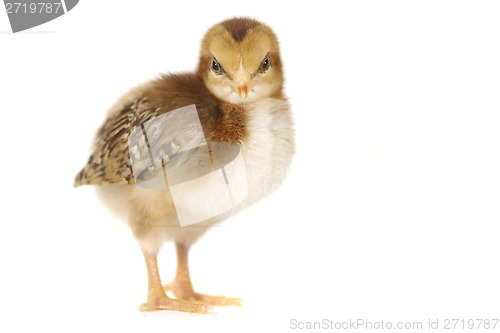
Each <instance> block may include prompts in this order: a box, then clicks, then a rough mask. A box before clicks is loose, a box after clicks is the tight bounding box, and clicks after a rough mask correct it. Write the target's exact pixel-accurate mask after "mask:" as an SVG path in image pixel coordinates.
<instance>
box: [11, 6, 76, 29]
mask: <svg viewBox="0 0 500 333" xmlns="http://www.w3.org/2000/svg"><path fill="white" fill-rule="evenodd" d="M78 1H79V0H59V1H44V0H3V2H4V4H5V10H6V12H7V15H8V16H9V21H10V26H11V28H12V32H19V31H23V30H26V29H30V28H33V27H36V26H38V25H41V24H44V23H46V22H49V21H52V20H53V19H55V18H58V17H59V16H62V15H64V14H66V13H67V12H69V11H70V10H71V9H73V8H74V7H75V6H76V4H77V3H78Z"/></svg>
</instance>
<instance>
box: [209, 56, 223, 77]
mask: <svg viewBox="0 0 500 333" xmlns="http://www.w3.org/2000/svg"><path fill="white" fill-rule="evenodd" d="M211 67H212V72H214V73H215V74H219V75H220V74H222V73H224V68H222V66H221V65H219V63H218V62H217V61H215V59H212V64H211Z"/></svg>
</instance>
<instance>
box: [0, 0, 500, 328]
mask: <svg viewBox="0 0 500 333" xmlns="http://www.w3.org/2000/svg"><path fill="white" fill-rule="evenodd" d="M234 15H248V16H251V17H254V18H258V19H260V20H262V21H264V22H266V23H268V24H269V25H270V26H272V27H273V28H274V30H275V32H276V33H277V35H278V37H279V39H280V42H281V46H282V58H283V62H284V65H285V66H286V67H285V70H286V92H287V94H288V95H289V97H290V101H291V104H292V105H293V111H294V114H295V119H296V130H297V142H298V153H297V155H296V158H295V160H294V164H293V169H292V172H291V174H290V176H289V178H288V179H287V181H286V183H285V184H284V186H283V187H282V188H281V189H280V190H279V191H278V192H277V193H276V194H275V195H273V196H272V197H271V198H269V199H267V200H265V201H264V202H261V203H260V204H259V205H256V206H255V207H252V208H251V209H249V210H247V211H245V212H243V213H241V214H240V215H238V216H237V217H236V218H233V219H232V220H231V221H228V222H226V223H224V224H223V225H221V226H219V227H217V228H214V229H213V230H211V231H210V232H209V233H207V234H206V236H205V237H204V238H203V239H201V240H200V241H199V242H198V243H197V244H196V245H195V246H194V247H193V249H192V252H191V270H192V278H193V283H194V286H195V288H196V289H197V290H198V291H201V292H206V293H212V294H224V295H227V296H234V297H242V298H244V299H245V300H246V301H247V302H248V303H247V304H246V305H245V306H244V307H242V308H217V309H215V312H216V313H214V314H209V315H190V314H183V313H172V312H157V313H147V314H144V313H140V312H138V311H137V310H136V309H137V307H138V306H139V304H140V303H142V302H144V301H145V299H146V287H147V283H146V272H145V265H144V263H143V258H142V255H141V252H140V249H139V247H138V246H137V244H136V242H135V240H134V239H133V237H132V235H131V233H130V231H129V229H128V228H127V227H126V226H125V225H123V224H121V223H120V222H118V221H117V220H115V219H114V217H112V216H111V215H109V214H108V213H107V212H106V211H105V210H104V208H102V207H101V205H100V204H99V202H98V201H97V200H96V198H95V195H94V191H93V189H92V188H91V187H83V188H78V189H74V188H72V183H73V177H74V175H75V174H76V173H77V172H78V171H79V170H80V169H81V167H83V165H84V163H85V162H86V160H87V158H88V154H89V147H90V143H91V140H92V138H93V134H94V132H95V130H96V129H97V128H98V126H99V125H100V123H101V122H102V121H103V119H104V114H105V112H106V110H107V108H108V107H109V106H110V105H111V104H112V103H113V102H114V101H115V100H116V99H117V98H118V97H119V96H120V95H121V94H122V93H124V92H125V91H126V90H127V89H128V88H130V87H132V86H134V85H136V84H138V83H141V82H143V81H145V80H148V79H151V78H153V77H155V76H156V75H158V74H159V73H160V72H169V71H183V70H192V69H193V68H194V67H195V66H196V64H197V52H198V48H199V42H200V40H201V38H202V36H203V34H204V33H205V31H206V30H207V29H208V28H209V27H210V26H211V25H212V24H214V23H217V22H218V21H220V20H222V19H224V18H228V17H231V16H234ZM499 17H500V4H499V3H498V2H496V1H411V2H410V1H331V2H330V1H328V2H327V1H325V2H315V1H301V2H294V3H293V4H292V1H288V2H283V3H281V4H276V3H275V2H272V1H255V0H254V1H234V0H232V1H226V2H223V1H219V2H217V1H206V2H203V4H201V2H200V3H198V4H196V5H195V4H194V3H191V2H188V1H144V0H143V1H118V0H115V1H111V0H107V1H90V0H88V1H81V2H80V3H79V4H78V5H77V6H76V7H75V8H74V9H73V10H72V11H70V12H69V13H68V14H66V15H64V16H63V17H60V18H58V19H56V20H54V21H52V22H49V23H47V24H44V25H42V26H39V27H36V28H33V29H31V30H29V31H27V32H24V33H18V34H12V33H10V32H9V31H10V27H9V24H8V19H7V15H6V14H3V13H0V31H1V33H0V114H1V124H2V127H1V130H0V143H1V150H0V151H1V154H0V158H1V163H0V175H1V177H2V178H1V181H0V184H1V185H0V188H1V190H0V191H1V192H0V193H1V195H2V204H1V208H2V209H1V213H0V214H1V215H0V216H1V217H0V218H1V224H0V265H1V266H0V269H1V271H0V330H1V331H4V332H15V331H32V332H35V331H36V332H37V331H42V330H43V331H46V332H89V331H92V332H110V331H111V330H113V331H122V332H128V331H130V332H133V331H141V332H147V331H152V330H155V331H156V332H184V331H186V332H188V331H189V332H196V331H203V332H216V331H217V332H226V331H227V332H240V331H250V332H259V331H265V332H287V331H297V330H292V329H291V328H290V320H291V319H293V318H295V319H297V320H298V321H302V322H306V321H319V320H322V319H331V320H334V321H346V320H349V319H354V320H355V319H357V318H362V319H368V320H371V321H374V322H375V321H376V322H380V321H381V320H384V321H393V322H396V321H422V322H424V327H426V325H427V321H428V319H429V318H430V319H438V318H439V319H440V324H442V323H443V320H445V319H447V318H458V319H468V318H498V317H500V315H499V314H500V303H499V299H500V283H499V282H500V269H499V258H498V255H499V253H500V242H499V222H500V209H499V203H500V172H499V170H500V157H499V148H500V130H499V128H500V116H499V112H500V98H499V96H500V95H499V91H500V90H499V89H500V60H499V59H500V43H499V40H500V19H499ZM173 250H174V249H173V246H172V244H167V245H166V246H165V247H164V249H163V252H162V254H161V257H160V271H161V275H162V278H163V281H164V282H168V281H169V280H170V279H171V278H172V277H173V274H174V270H175V256H174V251H173ZM499 326H500V324H499ZM498 330H500V327H497V331H498ZM490 331H491V330H490Z"/></svg>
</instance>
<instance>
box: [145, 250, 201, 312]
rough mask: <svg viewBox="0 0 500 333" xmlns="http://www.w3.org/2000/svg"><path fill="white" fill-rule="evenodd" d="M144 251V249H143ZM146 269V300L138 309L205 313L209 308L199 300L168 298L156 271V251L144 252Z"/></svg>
mask: <svg viewBox="0 0 500 333" xmlns="http://www.w3.org/2000/svg"><path fill="white" fill-rule="evenodd" d="M143 252H144V251H143ZM144 259H145V260H146V268H147V271H148V301H147V303H144V304H142V305H141V306H140V307H139V310H140V311H154V310H174V311H184V312H194V313H206V312H207V310H208V309H209V308H208V307H207V306H206V305H205V304H203V303H201V302H198V303H197V302H187V301H182V300H176V299H171V298H168V297H167V295H166V294H165V291H163V288H162V286H161V281H160V274H159V272H158V262H157V253H155V254H149V253H146V252H144Z"/></svg>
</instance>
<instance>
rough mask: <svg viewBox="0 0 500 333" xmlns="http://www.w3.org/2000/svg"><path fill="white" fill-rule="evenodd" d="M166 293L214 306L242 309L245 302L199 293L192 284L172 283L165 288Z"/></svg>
mask: <svg viewBox="0 0 500 333" xmlns="http://www.w3.org/2000/svg"><path fill="white" fill-rule="evenodd" d="M163 290H165V292H167V291H171V292H172V293H173V294H174V295H175V297H177V298H178V299H180V300H184V301H199V302H203V303H205V304H210V305H214V306H227V305H236V306H239V307H241V306H242V305H243V300H241V299H239V298H229V297H224V296H210V295H204V294H200V293H197V292H195V291H194V290H193V288H192V287H191V286H190V284H188V283H186V284H183V283H178V282H175V281H174V282H172V283H169V284H167V285H165V286H164V287H163Z"/></svg>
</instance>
